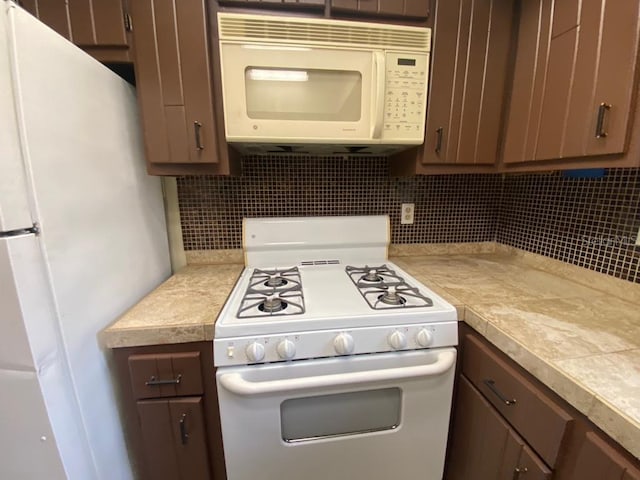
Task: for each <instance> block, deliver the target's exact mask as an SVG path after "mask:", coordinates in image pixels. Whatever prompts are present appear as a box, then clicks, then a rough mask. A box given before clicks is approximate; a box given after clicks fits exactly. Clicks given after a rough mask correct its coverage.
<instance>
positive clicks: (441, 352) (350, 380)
mask: <svg viewBox="0 0 640 480" xmlns="http://www.w3.org/2000/svg"><path fill="white" fill-rule="evenodd" d="M455 361H456V350H455V349H453V348H446V349H433V350H419V351H411V352H398V353H384V354H372V355H356V356H351V357H337V358H327V359H320V360H303V361H299V362H286V363H275V364H265V365H257V366H242V367H223V368H219V369H218V371H217V374H216V377H217V378H216V379H217V385H218V395H219V402H220V415H221V422H222V436H223V443H224V453H225V460H226V466H227V476H228V479H229V480H247V479H249V478H269V479H276V478H278V479H283V480H296V479H303V478H304V479H305V480H326V479H332V480H355V479H367V480H383V479H384V480H387V479H389V478H406V479H411V478H427V479H439V478H442V472H443V467H444V456H445V449H446V442H447V432H448V427H449V415H450V409H451V395H452V389H453V379H454V370H455V368H454V365H455Z"/></svg>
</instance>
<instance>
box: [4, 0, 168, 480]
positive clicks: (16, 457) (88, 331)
mask: <svg viewBox="0 0 640 480" xmlns="http://www.w3.org/2000/svg"><path fill="white" fill-rule="evenodd" d="M0 7H1V12H0V125H1V126H2V127H1V128H0V392H1V393H0V444H1V445H2V449H1V450H0V478H3V479H21V480H31V479H33V480H41V479H45V478H46V479H48V480H58V479H70V480H94V479H105V480H107V479H109V480H115V479H117V480H127V479H130V478H133V474H132V471H131V466H130V464H129V459H128V454H127V450H126V447H125V442H124V437H123V432H122V427H121V422H120V417H119V414H118V409H117V400H116V396H115V394H114V388H113V385H112V381H111V376H110V370H109V368H108V363H109V360H108V358H109V357H108V355H107V352H105V351H104V350H103V349H102V348H101V346H100V345H99V340H98V338H97V336H98V332H99V331H100V330H101V329H102V328H104V327H105V326H107V325H108V324H109V323H111V322H112V321H114V320H115V319H116V318H117V317H118V316H119V315H121V314H122V313H123V312H124V311H125V310H127V309H128V308H129V307H131V306H132V305H133V304H135V303H136V302H137V301H138V300H139V299H140V298H141V297H142V296H143V295H145V294H146V293H148V292H149V291H150V290H152V289H153V288H154V287H155V286H156V285H158V284H159V283H160V282H161V281H162V280H163V279H165V278H166V277H168V275H169V274H170V265H169V255H168V246H167V240H166V229H165V221H164V214H163V203H162V191H161V185H160V183H159V180H158V179H157V178H153V177H148V176H147V175H146V174H145V170H144V157H143V148H142V144H141V136H140V131H139V121H138V115H137V108H136V98H135V91H134V89H133V88H132V87H131V86H130V85H128V84H127V83H126V82H124V81H123V80H122V79H120V78H119V77H118V76H116V75H115V74H113V73H112V72H110V71H109V70H108V69H107V68H105V67H104V66H102V65H100V64H99V63H98V62H96V61H95V60H93V59H92V58H90V57H89V56H88V55H86V54H85V53H83V52H82V51H81V50H79V49H78V48H76V47H74V46H73V45H72V44H70V43H69V42H68V41H66V40H65V39H63V38H62V37H60V36H59V35H57V34H56V33H55V32H54V31H53V30H51V29H49V28H48V27H46V26H44V25H43V24H41V23H40V22H39V21H38V20H36V19H35V18H33V17H32V16H31V15H29V14H27V13H26V12H24V11H22V10H21V9H20V8H19V7H17V6H16V5H15V4H14V3H12V2H8V1H6V0H2V1H0Z"/></svg>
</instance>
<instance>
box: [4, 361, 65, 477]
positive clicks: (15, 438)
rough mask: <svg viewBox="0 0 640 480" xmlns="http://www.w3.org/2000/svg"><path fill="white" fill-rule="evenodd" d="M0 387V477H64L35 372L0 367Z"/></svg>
mask: <svg viewBox="0 0 640 480" xmlns="http://www.w3.org/2000/svg"><path fill="white" fill-rule="evenodd" d="M0 388H1V389H2V408H0V431H1V432H3V436H4V435H7V437H8V438H4V439H3V442H2V462H1V463H0V478H7V479H9V478H15V479H18V478H23V479H38V478H46V479H51V480H65V479H67V476H66V474H65V471H64V468H63V466H62V462H61V461H60V455H59V453H58V449H57V447H56V444H55V441H54V438H53V432H52V431H51V427H50V426H49V418H48V416H47V409H46V406H45V404H44V400H43V397H42V391H41V389H40V384H39V382H38V376H37V375H36V373H35V372H25V371H12V370H0ZM9 434H10V437H9Z"/></svg>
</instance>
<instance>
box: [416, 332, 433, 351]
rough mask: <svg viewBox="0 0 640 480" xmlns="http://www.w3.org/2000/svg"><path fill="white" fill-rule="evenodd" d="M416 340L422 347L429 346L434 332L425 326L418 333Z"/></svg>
mask: <svg viewBox="0 0 640 480" xmlns="http://www.w3.org/2000/svg"><path fill="white" fill-rule="evenodd" d="M416 342H418V345H420V346H421V347H428V346H429V345H431V343H432V342H433V333H431V332H430V331H429V330H427V329H426V328H423V329H422V330H420V331H419V332H418V335H416Z"/></svg>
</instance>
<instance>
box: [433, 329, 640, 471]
mask: <svg viewBox="0 0 640 480" xmlns="http://www.w3.org/2000/svg"><path fill="white" fill-rule="evenodd" d="M458 358H459V363H458V368H459V373H460V375H459V378H458V383H457V384H456V391H455V399H454V411H453V420H452V427H451V433H450V439H449V448H448V454H447V464H446V471H445V477H444V478H445V479H447V480H512V479H519V480H538V479H540V480H546V479H551V478H553V479H554V480H596V479H597V480H632V479H633V480H635V479H637V478H638V477H640V462H639V461H638V459H635V458H633V456H632V455H631V454H629V452H627V451H625V450H624V449H623V448H622V447H621V446H620V445H618V444H616V443H615V442H614V441H613V440H612V439H610V438H609V437H608V436H607V435H605V434H604V433H602V432H601V431H600V430H599V429H598V428H597V427H596V426H595V425H594V424H593V423H592V422H590V421H589V420H588V419H587V418H586V417H585V416H584V415H582V414H581V413H579V412H578V411H576V410H575V409H574V408H573V407H571V406H570V405H568V404H567V403H566V402H565V401H564V400H562V399H561V398H560V397H558V396H557V395H556V394H555V393H554V392H552V391H550V390H549V389H548V388H547V387H545V386H544V385H542V384H540V382H539V381H537V379H535V378H533V377H532V376H531V375H530V374H528V373H527V372H526V371H524V370H523V369H522V368H521V367H519V366H518V365H516V364H515V362H513V361H512V360H511V359H509V358H508V357H506V356H505V355H504V354H503V353H502V352H499V351H498V350H497V349H496V348H495V347H493V346H492V345H490V344H489V343H488V342H487V341H486V340H485V339H484V338H482V337H481V336H480V335H479V334H478V333H477V332H475V331H474V330H472V329H471V328H470V327H468V326H466V325H465V324H461V325H460V353H459V357H458Z"/></svg>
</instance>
